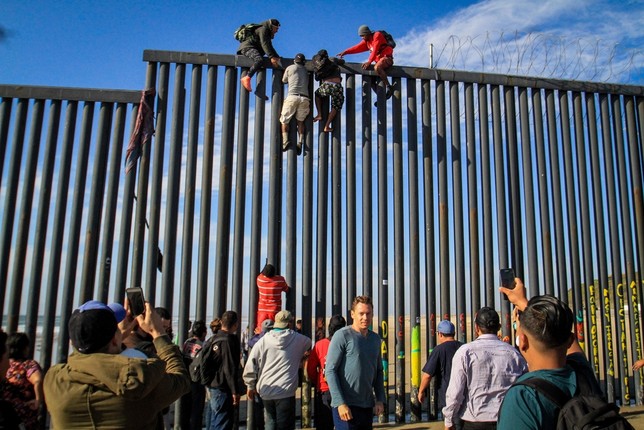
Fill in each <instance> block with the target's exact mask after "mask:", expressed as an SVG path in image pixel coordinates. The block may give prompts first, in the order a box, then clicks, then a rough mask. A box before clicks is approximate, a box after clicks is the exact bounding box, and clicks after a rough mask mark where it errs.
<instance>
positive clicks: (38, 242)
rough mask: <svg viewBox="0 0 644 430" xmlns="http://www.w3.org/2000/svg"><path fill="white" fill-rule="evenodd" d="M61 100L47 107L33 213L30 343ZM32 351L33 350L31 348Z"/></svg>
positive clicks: (35, 319) (33, 334)
mask: <svg viewBox="0 0 644 430" xmlns="http://www.w3.org/2000/svg"><path fill="white" fill-rule="evenodd" d="M61 103H62V102H61V101H60V100H52V101H51V104H50V106H49V121H48V125H47V140H46V141H45V154H44V157H43V167H42V176H41V184H40V199H39V201H38V215H37V216H36V231H35V235H34V241H35V243H34V251H33V256H32V263H31V277H30V278H29V286H28V291H29V298H28V299H27V300H28V303H27V319H26V322H25V333H27V335H28V336H29V339H31V340H32V342H33V341H35V339H36V331H37V326H38V305H39V303H40V292H41V286H42V276H43V262H44V259H45V246H46V238H47V237H48V236H51V235H50V234H47V233H48V229H47V224H48V220H49V212H50V207H51V189H52V187H53V183H52V179H53V176H54V165H55V162H56V156H55V154H56V152H57V151H56V149H57V146H58V132H59V129H60V106H61ZM45 306H46V305H45ZM32 351H35V350H34V349H33V348H32ZM41 351H42V349H41Z"/></svg>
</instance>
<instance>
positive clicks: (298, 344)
mask: <svg viewBox="0 0 644 430" xmlns="http://www.w3.org/2000/svg"><path fill="white" fill-rule="evenodd" d="M310 348H311V339H309V338H308V337H306V336H304V335H302V334H300V333H297V332H295V331H293V330H291V329H273V330H271V331H270V332H268V333H266V334H265V335H264V336H263V337H262V338H261V339H260V340H259V341H258V342H257V343H256V344H255V346H254V347H253V349H251V351H250V354H249V356H248V360H247V361H246V366H244V375H243V378H244V382H245V383H246V385H247V387H248V389H249V390H255V391H257V393H258V394H259V395H260V397H261V398H262V399H263V400H279V399H286V398H288V397H293V396H295V391H296V390H297V385H298V369H299V368H300V363H301V362H302V358H303V357H304V354H305V353H306V352H307V351H308V350H309V349H310Z"/></svg>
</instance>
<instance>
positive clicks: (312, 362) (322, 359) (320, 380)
mask: <svg viewBox="0 0 644 430" xmlns="http://www.w3.org/2000/svg"><path fill="white" fill-rule="evenodd" d="M330 343H331V341H330V340H329V339H326V338H325V339H321V340H318V341H317V342H315V346H313V350H312V351H311V355H309V360H308V361H307V362H306V372H307V373H308V375H309V379H310V380H311V381H315V386H316V387H317V390H318V391H320V392H324V391H329V384H327V383H326V378H325V377H324V366H325V365H326V353H327V352H328V351H329V344H330Z"/></svg>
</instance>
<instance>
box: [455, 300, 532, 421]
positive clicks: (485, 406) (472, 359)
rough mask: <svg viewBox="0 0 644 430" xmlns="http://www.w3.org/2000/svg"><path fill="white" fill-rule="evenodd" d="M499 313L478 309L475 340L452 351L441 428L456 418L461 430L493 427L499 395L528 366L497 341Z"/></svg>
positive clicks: (500, 401)
mask: <svg viewBox="0 0 644 430" xmlns="http://www.w3.org/2000/svg"><path fill="white" fill-rule="evenodd" d="M500 328H501V323H500V320H499V314H498V313H497V312H496V311H495V310H494V309H492V308H489V307H484V308H481V310H479V311H478V312H477V314H476V320H475V329H476V334H477V336H478V337H477V338H476V340H474V341H472V342H470V343H468V344H466V345H463V346H461V347H460V348H459V349H458V350H457V351H456V354H454V359H453V361H452V373H451V376H450V382H449V387H448V388H447V394H446V406H445V407H444V408H443V416H444V417H445V429H452V428H454V423H455V422H457V421H458V418H459V417H460V418H461V420H462V421H463V430H473V429H476V430H488V429H490V430H494V429H496V421H497V417H498V413H499V409H500V408H501V403H502V402H503V397H504V396H505V393H506V392H507V390H508V388H510V386H511V385H512V383H513V382H514V381H515V380H516V379H517V378H518V377H519V376H521V375H522V374H524V373H525V372H526V371H527V370H528V369H527V365H526V362H525V360H524V359H523V357H522V356H521V354H520V353H519V351H517V349H516V348H514V347H512V346H511V345H509V344H507V343H505V342H503V341H501V340H499V338H498V337H497V332H498V331H499V329H500Z"/></svg>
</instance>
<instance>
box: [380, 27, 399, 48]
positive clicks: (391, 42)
mask: <svg viewBox="0 0 644 430" xmlns="http://www.w3.org/2000/svg"><path fill="white" fill-rule="evenodd" d="M378 33H382V35H383V36H385V40H386V41H387V45H389V46H391V48H392V49H393V48H395V47H396V41H395V40H394V37H393V36H392V35H391V34H389V33H387V32H386V31H385V30H378Z"/></svg>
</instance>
